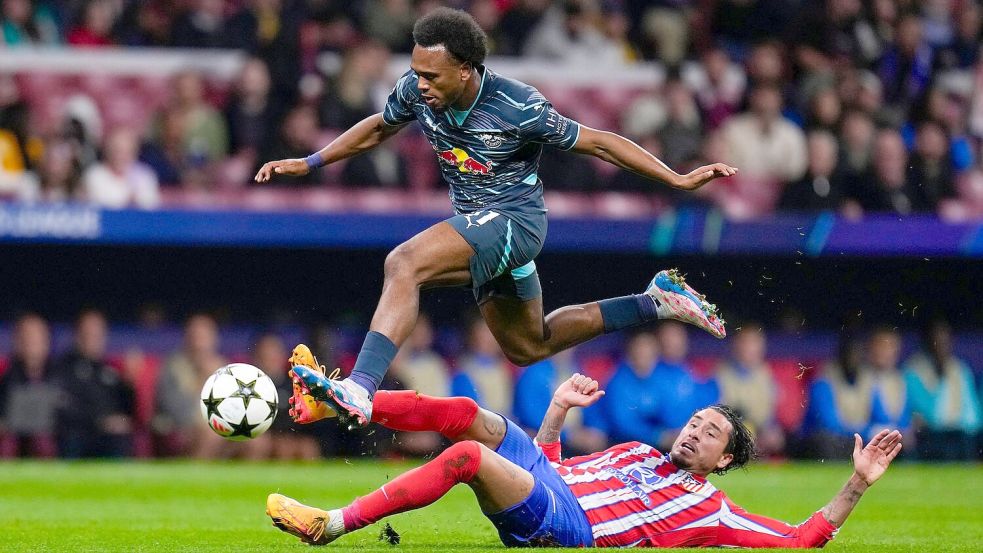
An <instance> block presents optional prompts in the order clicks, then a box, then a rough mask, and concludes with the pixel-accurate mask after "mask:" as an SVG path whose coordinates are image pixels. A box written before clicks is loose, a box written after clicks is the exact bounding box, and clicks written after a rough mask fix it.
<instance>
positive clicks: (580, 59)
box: [523, 0, 625, 66]
mask: <svg viewBox="0 0 983 553" xmlns="http://www.w3.org/2000/svg"><path fill="white" fill-rule="evenodd" d="M598 16H599V13H598V11H597V7H596V6H595V5H593V3H592V2H590V1H589V0H565V1H564V2H558V3H556V4H554V6H553V7H551V8H550V9H549V10H548V11H547V12H546V13H545V14H544V15H543V17H542V19H541V20H540V21H539V23H538V24H537V25H536V28H535V29H533V30H532V31H531V32H530V34H529V38H528V40H527V41H526V45H525V48H524V50H523V55H526V56H529V57H533V58H543V59H551V60H558V61H566V62H569V63H594V64H599V65H602V66H611V65H615V66H617V65H622V64H624V62H625V60H624V54H623V52H622V51H621V49H620V48H619V46H618V44H616V43H615V42H614V41H612V40H610V39H609V38H607V37H606V36H604V34H603V33H601V31H600V29H599V28H598V26H597V24H596V22H597V19H598Z"/></svg>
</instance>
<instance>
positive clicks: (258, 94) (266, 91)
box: [225, 58, 286, 166]
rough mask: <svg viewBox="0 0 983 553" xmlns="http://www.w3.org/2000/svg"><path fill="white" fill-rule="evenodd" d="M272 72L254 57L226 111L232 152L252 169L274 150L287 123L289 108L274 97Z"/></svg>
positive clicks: (241, 74)
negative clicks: (279, 131)
mask: <svg viewBox="0 0 983 553" xmlns="http://www.w3.org/2000/svg"><path fill="white" fill-rule="evenodd" d="M271 88H272V86H271V80H270V71H269V68H268V67H267V66H266V62H264V61H263V60H261V59H259V58H250V59H249V60H248V61H247V62H246V64H245V65H244V66H243V68H242V71H241V72H240V73H239V77H238V79H237V80H236V84H235V90H234V91H233V93H232V98H231V99H230V100H229V103H228V105H227V106H226V108H225V122H226V125H227V127H228V129H229V152H230V153H231V154H233V155H235V156H244V157H246V158H247V159H248V160H249V164H250V166H252V164H253V163H255V162H256V160H257V156H258V155H259V153H260V152H267V151H269V150H270V149H271V147H272V146H271V141H272V140H273V137H274V136H276V130H277V129H279V128H280V124H281V122H282V120H283V112H284V109H285V107H286V106H285V105H284V104H282V103H279V102H276V101H275V100H274V98H273V97H272V96H271V95H270V90H271Z"/></svg>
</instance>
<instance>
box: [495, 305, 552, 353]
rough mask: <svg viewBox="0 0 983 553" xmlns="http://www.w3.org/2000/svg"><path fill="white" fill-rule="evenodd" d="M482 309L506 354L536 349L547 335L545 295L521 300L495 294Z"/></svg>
mask: <svg viewBox="0 0 983 553" xmlns="http://www.w3.org/2000/svg"><path fill="white" fill-rule="evenodd" d="M479 309H480V310H481V315H482V317H484V319H485V322H486V323H487V324H488V328H489V330H491V332H492V334H493V335H494V336H495V339H496V340H498V344H499V345H500V346H501V347H502V350H503V351H505V352H506V354H512V353H515V354H522V353H524V352H529V350H531V349H535V348H536V347H537V346H538V345H540V344H542V343H543V342H544V340H545V338H546V336H545V333H546V323H545V319H544V317H543V297H542V296H539V297H536V298H532V299H528V300H525V301H523V300H521V299H519V298H515V297H507V296H493V297H491V298H489V299H488V300H487V301H485V302H483V303H482V304H481V305H480V306H479Z"/></svg>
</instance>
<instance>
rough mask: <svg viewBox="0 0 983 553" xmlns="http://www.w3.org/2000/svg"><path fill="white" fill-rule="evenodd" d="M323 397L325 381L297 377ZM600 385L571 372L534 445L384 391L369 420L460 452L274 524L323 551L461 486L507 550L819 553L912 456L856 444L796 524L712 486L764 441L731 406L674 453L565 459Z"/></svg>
mask: <svg viewBox="0 0 983 553" xmlns="http://www.w3.org/2000/svg"><path fill="white" fill-rule="evenodd" d="M295 370H296V372H297V374H298V375H301V378H303V379H304V380H303V381H304V382H305V383H309V384H310V385H311V386H313V387H314V388H315V389H316V388H317V387H318V385H321V384H323V382H325V381H326V379H325V378H324V377H323V376H322V375H320V373H317V372H315V371H311V370H309V369H307V368H304V367H298V368H296V369H295ZM603 394H604V392H603V391H600V390H599V389H598V384H597V382H596V381H594V380H592V379H590V378H588V377H585V376H581V375H574V376H573V377H571V378H570V379H569V380H567V381H566V382H564V383H563V384H561V385H560V386H559V388H557V390H556V392H555V393H554V394H553V401H552V402H551V404H550V406H549V409H548V410H547V412H546V415H545V417H544V419H543V423H542V426H541V427H540V429H539V434H538V435H537V436H536V441H535V442H534V441H533V440H531V439H529V437H528V436H526V434H525V433H524V432H523V431H522V429H521V428H519V427H518V426H517V425H515V424H514V423H512V422H511V421H509V420H508V419H506V418H505V417H503V416H501V415H497V414H495V413H492V412H490V411H486V410H484V409H480V408H479V407H478V405H477V404H476V403H475V402H474V401H472V400H471V399H468V398H461V397H458V398H435V397H429V396H425V395H420V394H417V393H416V392H413V391H405V392H390V391H380V392H378V393H377V394H375V398H374V400H373V401H374V405H373V412H372V421H373V422H377V423H379V424H382V425H383V426H385V427H387V428H392V429H394V430H402V431H436V432H440V433H441V434H443V435H444V436H446V437H447V438H448V439H450V440H452V441H453V442H455V443H454V444H453V445H451V446H450V447H449V448H447V449H446V450H445V451H444V452H443V453H441V454H440V455H438V456H437V457H436V458H434V459H433V460H432V461H430V462H428V463H427V464H425V465H423V466H421V467H419V468H416V469H413V470H411V471H409V472H406V473H404V474H402V475H401V476H399V477H397V478H395V479H393V480H392V481H390V482H388V483H386V484H385V485H384V486H382V487H381V488H380V489H378V490H376V491H374V492H372V493H370V494H368V495H366V496H364V497H359V498H357V499H356V500H355V501H353V502H352V503H351V504H350V505H348V506H347V507H344V508H342V509H335V510H331V511H325V510H322V509H318V508H315V507H308V506H306V505H302V504H300V503H298V502H296V501H294V500H292V499H290V498H288V497H285V496H283V495H279V494H272V495H270V496H269V498H268V499H267V502H266V512H267V514H268V515H269V516H270V517H271V518H272V519H273V524H274V526H276V527H278V528H280V529H281V530H283V531H285V532H289V533H291V534H293V535H295V536H297V537H299V538H300V539H301V540H302V541H304V542H306V543H310V544H316V545H321V544H326V543H329V542H331V541H333V540H335V539H337V538H338V537H339V536H341V535H343V534H345V533H347V532H351V531H354V530H357V529H359V528H363V527H365V526H367V525H369V524H372V523H373V522H376V521H378V520H380V519H382V518H384V517H386V516H389V515H393V514H396V513H401V512H404V511H408V510H412V509H419V508H421V507H425V506H426V505H429V504H431V503H433V502H434V501H437V500H438V499H439V498H440V497H442V496H443V495H444V494H446V493H447V492H448V491H449V490H450V489H451V488H452V487H453V486H455V485H456V484H458V483H462V482H463V483H466V484H468V485H469V486H470V487H471V489H472V490H474V493H475V496H476V497H477V500H478V505H479V507H480V508H481V512H482V513H484V514H485V516H487V517H488V518H489V519H490V520H491V521H492V523H494V525H495V528H496V529H497V530H498V534H499V537H500V538H501V540H502V543H503V544H505V545H506V546H510V547H511V546H560V547H626V546H651V547H706V546H735V547H821V546H823V545H824V544H825V543H826V542H828V541H829V540H830V539H832V538H833V536H834V535H835V534H836V532H837V529H838V528H839V527H840V526H842V525H843V523H844V521H846V519H847V517H848V516H849V515H850V512H851V511H852V510H853V508H854V507H855V506H856V505H857V503H858V502H859V501H860V497H861V496H862V495H863V494H864V492H866V491H867V489H868V488H869V487H870V486H871V485H872V484H874V482H876V481H877V480H878V479H879V478H880V477H881V476H882V475H883V474H884V472H885V471H886V470H887V467H888V466H889V465H890V464H891V461H892V460H894V458H895V457H896V456H897V455H898V452H899V451H900V450H901V433H900V432H898V431H897V430H892V431H887V430H883V431H881V432H880V433H878V434H877V435H876V436H874V438H873V439H872V440H871V441H870V443H868V444H867V445H866V446H865V447H862V442H861V439H860V436H859V435H856V436H855V440H856V445H855V447H854V450H853V474H852V475H851V476H850V479H849V480H848V481H847V483H846V485H845V486H843V489H842V490H840V492H839V493H838V494H836V496H834V497H833V499H832V500H831V501H830V502H829V503H828V504H827V505H826V506H825V507H823V508H822V509H820V510H819V511H817V512H816V513H814V514H813V515H812V516H811V517H809V518H808V519H807V520H806V521H805V522H803V523H802V524H799V525H798V526H791V525H788V524H785V523H784V522H780V521H777V520H774V519H771V518H768V517H763V516H760V515H755V514H751V513H748V512H747V511H745V510H744V509H742V508H741V507H739V506H737V505H736V504H734V502H732V501H731V500H730V499H729V498H728V497H727V496H726V495H725V494H724V492H722V491H720V490H718V489H717V488H716V487H715V486H714V485H713V484H711V483H710V482H708V481H707V480H706V476H707V475H708V474H710V473H717V474H722V473H724V472H727V471H729V470H731V469H734V468H738V467H742V466H744V465H745V464H746V463H747V462H748V461H749V460H750V459H751V457H752V456H753V452H754V440H753V438H752V437H751V433H750V432H749V431H748V429H747V428H746V427H745V426H744V424H743V423H742V421H741V419H740V418H739V417H738V416H737V415H736V414H735V413H734V411H733V410H731V409H730V408H729V407H727V406H723V405H715V406H712V407H708V408H706V409H702V410H700V411H697V412H696V413H694V414H693V416H692V417H691V418H690V420H689V422H688V423H687V424H686V426H685V427H684V428H683V429H682V430H681V431H680V433H679V435H678V436H677V437H676V441H675V442H674V443H673V445H672V449H671V450H670V451H669V453H668V455H666V454H663V453H661V452H659V451H658V450H656V449H655V448H653V447H652V446H650V445H647V444H643V443H640V442H629V443H624V444H620V445H616V446H614V447H611V448H609V449H607V450H605V451H601V452H598V453H594V454H592V455H586V456H583V457H574V458H571V459H566V460H561V458H560V443H559V436H560V429H561V428H562V427H563V421H564V418H565V417H566V414H567V411H568V410H569V409H570V408H571V407H586V406H589V405H592V404H593V403H595V402H596V401H597V400H598V399H599V398H600V397H601V396H602V395H603Z"/></svg>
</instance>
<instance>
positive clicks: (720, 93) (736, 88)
mask: <svg viewBox="0 0 983 553" xmlns="http://www.w3.org/2000/svg"><path fill="white" fill-rule="evenodd" d="M682 78H683V81H685V82H686V84H687V86H689V88H690V90H692V91H693V93H694V94H696V100H697V102H698V103H699V106H700V110H701V111H702V112H703V119H704V121H705V122H706V126H707V128H708V129H716V128H718V127H719V126H720V125H722V124H723V122H724V121H726V120H727V119H728V118H729V117H730V116H731V115H733V114H734V113H736V112H737V110H738V109H739V108H740V106H741V100H742V99H743V98H744V90H745V89H746V88H747V75H746V74H745V72H744V69H743V68H742V67H741V66H739V65H738V64H736V63H734V62H733V61H731V59H730V57H729V56H728V55H727V52H726V51H725V50H724V49H723V48H712V49H710V50H707V51H706V52H705V53H704V54H703V56H702V57H701V58H700V63H691V64H686V65H684V66H683V72H682Z"/></svg>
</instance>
